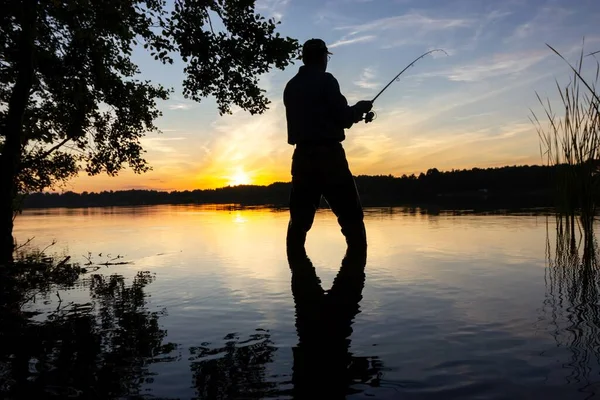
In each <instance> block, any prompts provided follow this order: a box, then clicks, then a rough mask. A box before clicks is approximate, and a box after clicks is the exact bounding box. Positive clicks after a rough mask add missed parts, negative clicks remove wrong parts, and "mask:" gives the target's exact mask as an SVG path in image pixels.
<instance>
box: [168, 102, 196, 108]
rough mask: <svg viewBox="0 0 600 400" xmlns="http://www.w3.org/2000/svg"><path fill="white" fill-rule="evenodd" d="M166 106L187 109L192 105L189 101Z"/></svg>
mask: <svg viewBox="0 0 600 400" xmlns="http://www.w3.org/2000/svg"><path fill="white" fill-rule="evenodd" d="M167 108H168V109H169V110H189V109H191V108H192V105H191V104H189V103H176V104H169V105H168V106H167Z"/></svg>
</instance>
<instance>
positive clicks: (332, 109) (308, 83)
mask: <svg viewBox="0 0 600 400" xmlns="http://www.w3.org/2000/svg"><path fill="white" fill-rule="evenodd" d="M283 103H284V105H285V113H286V119H287V133H288V143H289V144H291V145H295V144H323V143H334V142H342V141H343V140H344V139H345V138H346V136H345V134H344V129H348V128H350V127H351V126H352V125H353V123H354V119H355V116H354V112H353V109H352V107H349V106H348V101H347V100H346V98H345V97H344V96H343V95H342V93H341V92H340V85H339V83H338V81H337V80H336V79H335V78H334V76H333V75H331V74H330V73H329V72H324V71H320V70H318V69H317V68H314V67H309V66H306V65H303V66H301V67H300V70H299V71H298V73H297V74H296V75H295V76H294V77H293V78H292V79H291V80H290V81H289V82H288V83H287V85H286V87H285V90H284V92H283Z"/></svg>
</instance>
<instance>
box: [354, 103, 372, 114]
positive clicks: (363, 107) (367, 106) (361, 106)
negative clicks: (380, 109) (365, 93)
mask: <svg viewBox="0 0 600 400" xmlns="http://www.w3.org/2000/svg"><path fill="white" fill-rule="evenodd" d="M354 108H356V110H357V111H358V112H360V113H361V114H366V113H368V112H369V111H371V109H372V108H373V102H372V101H371V100H361V101H359V102H358V103H356V104H355V105H354Z"/></svg>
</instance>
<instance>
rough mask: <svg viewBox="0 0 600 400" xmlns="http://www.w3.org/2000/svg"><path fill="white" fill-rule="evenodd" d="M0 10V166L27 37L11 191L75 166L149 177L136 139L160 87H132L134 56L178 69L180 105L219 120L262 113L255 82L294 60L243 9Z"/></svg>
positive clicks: (283, 40) (151, 127)
mask: <svg viewBox="0 0 600 400" xmlns="http://www.w3.org/2000/svg"><path fill="white" fill-rule="evenodd" d="M26 3H29V4H26ZM0 8H1V9H2V10H3V12H2V15H1V16H0V129H1V130H0V151H2V156H5V151H4V149H3V144H4V143H5V138H6V136H7V135H8V134H11V133H10V132H6V130H7V129H9V128H8V127H7V124H6V119H7V116H8V112H9V109H10V103H11V96H14V95H15V91H16V90H17V89H18V81H19V79H20V74H23V73H24V71H23V66H22V65H21V64H20V60H22V57H23V49H24V48H23V46H24V45H25V43H23V40H24V38H23V36H24V35H23V33H24V32H25V31H26V30H28V29H30V30H31V35H32V36H33V37H32V39H33V40H32V42H31V43H29V44H30V45H31V48H30V49H29V50H30V51H31V52H32V56H33V70H32V71H33V81H32V85H31V89H30V90H29V91H28V94H27V96H28V97H27V103H26V108H25V110H24V115H23V116H22V130H21V132H20V143H21V145H22V147H21V153H22V154H21V155H20V162H19V164H20V165H19V168H18V191H20V192H23V191H39V190H42V189H44V188H47V187H49V186H52V185H53V183H56V182H59V181H63V180H65V179H68V178H70V177H72V176H73V175H75V174H76V173H77V172H78V171H79V170H80V168H81V169H84V170H85V171H86V172H87V173H88V174H90V175H96V174H99V173H101V172H106V173H108V174H109V175H115V174H117V173H118V172H119V170H121V169H122V168H123V167H124V166H129V167H130V168H131V169H132V170H133V171H135V172H144V171H146V170H147V169H148V167H149V166H148V164H147V162H146V161H145V160H144V158H143V153H144V151H143V149H142V146H141V144H140V138H141V137H143V136H144V135H145V134H146V133H147V132H151V131H157V130H158V129H157V127H156V125H155V120H156V118H157V117H159V116H160V111H159V109H158V108H157V102H159V101H161V100H165V99H167V98H168V96H169V93H170V89H167V88H165V87H163V86H162V85H160V84H159V83H153V82H150V81H146V80H142V79H141V78H140V72H141V70H140V68H139V66H138V65H136V64H135V63H134V61H133V59H132V55H133V52H134V50H140V49H142V48H144V49H146V50H147V51H148V52H149V53H150V54H151V55H152V56H154V58H155V60H156V61H157V62H159V63H162V64H173V63H174V60H177V59H179V58H180V59H182V60H183V65H184V77H185V78H184V82H183V88H184V95H185V96H186V97H188V98H191V99H193V100H196V101H201V100H202V99H203V98H204V97H207V96H214V98H215V99H216V101H217V105H218V108H219V111H220V113H228V112H230V110H231V106H232V105H235V106H239V107H241V108H242V109H245V110H248V111H249V112H251V113H261V112H263V111H265V109H266V107H267V105H268V103H269V101H268V99H267V98H266V97H265V94H264V91H263V90H262V89H260V87H259V83H258V78H259V76H260V75H261V74H263V73H266V72H268V71H269V70H270V69H271V68H273V67H276V68H281V69H282V68H285V67H286V66H287V65H288V64H289V62H290V60H291V59H292V58H293V57H294V55H295V52H296V51H297V42H296V41H295V40H293V39H290V38H287V37H281V36H280V34H279V33H276V32H275V29H276V25H277V24H276V22H275V21H274V20H266V19H265V18H264V17H262V16H260V15H258V14H256V13H255V11H254V1H250V0H227V1H225V0H176V1H175V2H174V3H167V2H166V1H164V0H102V1H92V0H69V1H60V0H2V1H0ZM30 14H33V15H30ZM31 21H34V24H33V26H31V25H29V26H26V24H27V23H28V22H31ZM217 25H218V26H217ZM176 65H180V64H179V63H177V64H176ZM173 68H175V67H173Z"/></svg>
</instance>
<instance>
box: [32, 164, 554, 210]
mask: <svg viewBox="0 0 600 400" xmlns="http://www.w3.org/2000/svg"><path fill="white" fill-rule="evenodd" d="M555 171H556V167H546V166H507V167H500V168H487V169H481V168H473V169H469V170H452V171H445V172H440V171H438V170H437V169H436V168H432V169H430V170H428V171H427V172H426V173H421V174H420V175H418V176H417V175H410V176H407V175H403V176H401V177H394V176H391V175H377V176H364V175H361V176H357V177H356V185H357V187H358V190H359V192H360V195H361V199H362V202H363V205H364V206H393V205H432V206H435V205H438V206H444V207H455V208H465V207H467V208H468V207H485V208H488V207H489V208H528V207H549V206H552V205H553V196H552V193H553V184H552V182H553V176H554V174H555ZM289 192H290V183H282V182H278V183H273V184H271V185H268V186H255V185H243V186H234V187H225V188H220V189H204V190H191V191H190V190H185V191H173V192H165V191H156V190H120V191H103V192H99V193H94V192H83V193H74V192H65V193H60V194H59V193H33V194H30V195H28V196H27V197H26V198H25V200H24V203H23V207H24V208H45V207H103V206H126V205H152V204H240V205H268V206H275V207H285V206H287V204H288V198H289ZM323 205H324V206H325V205H326V204H325V203H323Z"/></svg>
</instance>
